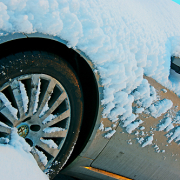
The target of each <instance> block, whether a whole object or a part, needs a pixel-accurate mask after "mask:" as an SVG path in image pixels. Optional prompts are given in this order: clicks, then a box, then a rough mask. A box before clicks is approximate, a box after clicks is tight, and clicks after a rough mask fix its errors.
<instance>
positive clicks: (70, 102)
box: [0, 51, 83, 178]
mask: <svg viewBox="0 0 180 180" xmlns="http://www.w3.org/2000/svg"><path fill="white" fill-rule="evenodd" d="M25 54H28V57H27V56H26V55H25ZM53 60H54V61H53ZM10 64H11V66H9V65H10ZM1 65H2V66H3V67H6V68H7V71H6V73H5V74H6V77H9V78H8V79H7V78H6V79H5V78H4V79H3V74H1V81H0V82H1V87H0V116H1V118H0V121H1V122H0V135H1V138H7V137H9V134H10V133H11V131H10V128H12V127H16V128H17V133H18V134H19V136H21V137H23V138H24V139H25V140H26V142H27V143H28V144H29V145H30V146H31V147H32V150H31V153H32V155H33V156H34V158H35V159H36V161H37V163H38V165H39V167H40V168H41V169H42V170H45V171H46V172H48V173H49V176H50V177H51V178H52V177H54V175H56V173H57V172H58V171H59V170H60V169H61V168H62V167H63V165H64V164H65V163H66V161H67V160H68V158H69V156H70V154H71V152H72V150H73V148H74V145H75V142H76V140H77V137H78V133H79V130H80V125H81V119H82V113H83V100H82V99H83V98H82V92H81V88H80V83H79V81H78V78H77V75H76V74H75V73H74V72H73V70H72V68H71V67H70V66H69V65H68V64H67V63H66V62H65V61H64V60H63V59H62V58H60V57H58V56H56V55H54V54H51V53H46V52H38V51H34V52H24V53H18V54H16V55H13V56H8V57H6V58H4V59H2V60H1ZM14 65H15V66H14ZM2 82H4V83H2Z"/></svg>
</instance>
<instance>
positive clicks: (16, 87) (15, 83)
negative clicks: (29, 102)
mask: <svg viewBox="0 0 180 180" xmlns="http://www.w3.org/2000/svg"><path fill="white" fill-rule="evenodd" d="M11 89H12V91H13V94H14V98H15V100H16V103H17V106H18V110H19V114H20V121H22V119H23V118H24V117H25V111H24V106H23V99H22V95H21V91H20V84H19V81H17V80H14V81H13V82H12V84H11Z"/></svg>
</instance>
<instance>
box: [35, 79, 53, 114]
mask: <svg viewBox="0 0 180 180" xmlns="http://www.w3.org/2000/svg"><path fill="white" fill-rule="evenodd" d="M55 85H56V81H54V80H51V81H50V82H49V85H48V87H47V89H46V92H45V94H44V97H43V100H42V102H41V105H40V107H39V109H38V112H37V114H36V116H39V114H40V113H41V111H42V110H43V108H44V106H45V105H46V103H47V102H48V100H49V97H50V95H51V93H52V92H53V90H54V87H55Z"/></svg>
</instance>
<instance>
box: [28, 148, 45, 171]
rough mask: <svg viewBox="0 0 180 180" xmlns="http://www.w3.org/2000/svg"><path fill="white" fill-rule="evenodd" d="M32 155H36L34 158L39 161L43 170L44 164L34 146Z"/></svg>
mask: <svg viewBox="0 0 180 180" xmlns="http://www.w3.org/2000/svg"><path fill="white" fill-rule="evenodd" d="M31 153H32V155H33V156H34V159H35V160H36V162H37V163H38V166H39V167H40V168H41V170H44V169H45V166H44V164H43V163H42V162H41V160H40V158H39V155H38V154H37V152H36V149H35V148H34V147H33V148H32V150H31Z"/></svg>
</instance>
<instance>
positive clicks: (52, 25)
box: [0, 0, 180, 147]
mask: <svg viewBox="0 0 180 180" xmlns="http://www.w3.org/2000/svg"><path fill="white" fill-rule="evenodd" d="M177 17H180V6H179V5H177V4H176V3H174V2H172V1H171V0H151V1H148V0H147V1H144V0H136V1H134V0H121V1H115V0H111V1H110V0H83V1H80V0H1V2H0V34H1V35H2V36H3V35H5V33H14V32H23V33H34V32H40V33H44V34H50V35H54V36H58V37H60V38H62V39H64V40H66V41H67V42H68V47H71V48H77V49H80V50H81V51H83V52H84V53H85V54H86V55H87V56H89V58H90V59H91V60H92V62H93V63H94V65H95V68H96V70H97V71H98V72H99V74H100V76H101V80H102V84H103V86H104V99H103V100H102V102H101V103H102V105H104V111H103V117H108V118H109V119H110V120H111V121H112V122H113V123H116V122H117V121H119V117H120V120H121V121H122V122H123V127H126V131H127V132H128V133H131V132H132V131H133V130H134V129H136V128H137V127H139V125H140V124H142V123H143V122H142V121H141V120H139V121H138V120H136V117H137V116H136V115H135V114H133V113H132V103H133V102H134V100H136V101H138V103H139V109H137V110H136V112H139V113H140V112H143V111H144V110H146V109H147V108H149V112H150V113H151V114H152V116H154V117H159V116H160V115H161V114H162V113H164V112H166V111H167V110H168V109H170V108H171V107H172V102H171V101H170V100H167V99H164V100H162V101H159V102H155V101H156V100H157V97H156V91H155V89H154V88H153V87H152V86H150V85H149V83H148V81H147V80H145V79H144V78H143V74H145V75H146V76H149V77H152V78H154V79H155V80H156V81H158V82H159V83H161V84H162V85H164V86H166V87H168V88H169V89H171V90H173V91H174V92H175V93H177V94H178V95H180V86H179V82H178V80H177V79H176V80H174V78H172V76H173V73H170V61H171V56H173V55H175V56H178V57H180V22H179V21H177ZM4 31H5V33H4ZM114 132H115V131H114V130H113V131H110V132H109V133H110V134H109V135H107V136H106V137H108V138H109V137H111V134H112V135H113V134H114ZM148 139H149V141H146V142H145V143H146V144H150V143H149V142H151V141H152V137H149V138H148ZM142 146H143V147H144V146H145V145H142Z"/></svg>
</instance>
